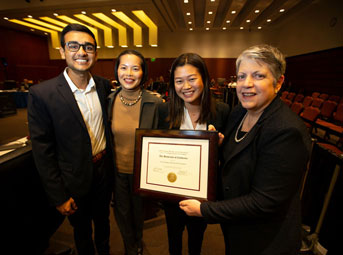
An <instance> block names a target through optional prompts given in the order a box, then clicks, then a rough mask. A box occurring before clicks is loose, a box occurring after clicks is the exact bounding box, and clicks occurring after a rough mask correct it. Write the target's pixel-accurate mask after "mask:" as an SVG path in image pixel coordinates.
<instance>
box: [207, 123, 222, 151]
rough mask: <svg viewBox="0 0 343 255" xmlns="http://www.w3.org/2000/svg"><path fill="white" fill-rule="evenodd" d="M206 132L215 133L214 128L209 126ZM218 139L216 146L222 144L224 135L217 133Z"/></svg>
mask: <svg viewBox="0 0 343 255" xmlns="http://www.w3.org/2000/svg"><path fill="white" fill-rule="evenodd" d="M208 130H209V131H216V128H215V127H214V126H213V125H211V124H210V125H208ZM218 138H219V139H218V145H219V146H220V145H222V143H223V140H224V135H223V134H222V133H220V132H218Z"/></svg>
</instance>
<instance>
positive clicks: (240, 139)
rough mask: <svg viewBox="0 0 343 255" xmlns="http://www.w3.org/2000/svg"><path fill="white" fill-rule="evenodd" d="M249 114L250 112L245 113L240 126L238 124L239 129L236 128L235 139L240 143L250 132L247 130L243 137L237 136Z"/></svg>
mask: <svg viewBox="0 0 343 255" xmlns="http://www.w3.org/2000/svg"><path fill="white" fill-rule="evenodd" d="M247 114H248V113H246V114H245V115H244V117H243V119H242V120H241V123H239V126H238V128H237V130H236V134H235V141H236V143H239V142H240V141H242V140H243V139H244V138H245V137H246V136H247V134H248V133H249V132H246V133H245V134H244V135H243V136H242V137H241V138H239V139H238V138H237V135H238V130H240V129H241V127H242V125H243V122H244V120H245V118H246V117H247Z"/></svg>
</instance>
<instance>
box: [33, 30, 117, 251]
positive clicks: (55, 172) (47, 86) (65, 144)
mask: <svg viewBox="0 0 343 255" xmlns="http://www.w3.org/2000/svg"><path fill="white" fill-rule="evenodd" d="M96 49H97V45H96V40H95V37H94V35H93V33H92V32H91V31H90V30H89V29H88V28H86V27H84V26H82V25H79V24H70V25H68V26H66V27H65V28H64V29H63V31H62V34H61V48H60V54H61V57H62V58H63V59H65V60H66V63H67V67H66V69H65V70H64V72H63V73H62V74H60V75H59V76H57V77H55V78H53V79H51V80H48V81H45V82H42V83H40V84H38V85H35V86H32V87H31V88H30V92H29V104H28V120H29V129H30V136H31V140H32V151H33V155H34V159H35V163H36V166H37V169H38V172H39V174H40V177H41V180H42V183H43V186H44V188H45V191H46V193H47V196H48V198H49V201H50V203H51V204H52V205H53V206H54V207H56V209H57V210H58V211H59V212H60V213H61V214H62V215H65V216H68V219H69V221H70V223H71V225H72V226H73V228H74V239H75V244H76V249H77V251H78V254H79V255H83V254H95V249H94V245H93V240H92V222H93V223H94V241H95V246H96V249H97V251H98V254H109V252H110V251H109V250H110V249H109V236H110V224H109V204H110V199H111V190H112V187H111V186H112V179H113V178H112V175H113V162H112V157H111V155H112V153H111V149H110V147H109V145H110V130H109V129H108V127H107V125H106V122H107V113H106V110H105V109H106V106H105V102H106V98H107V95H108V94H109V93H110V83H109V81H107V80H105V79H103V78H100V77H97V76H92V75H91V73H90V69H91V68H92V67H93V66H94V64H95V62H96V59H97V51H96Z"/></svg>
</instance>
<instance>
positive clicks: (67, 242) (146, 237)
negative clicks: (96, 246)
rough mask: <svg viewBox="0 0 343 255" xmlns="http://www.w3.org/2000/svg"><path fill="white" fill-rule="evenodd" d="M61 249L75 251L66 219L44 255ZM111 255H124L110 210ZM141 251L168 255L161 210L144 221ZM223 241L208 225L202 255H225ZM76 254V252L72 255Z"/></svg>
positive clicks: (184, 252)
mask: <svg viewBox="0 0 343 255" xmlns="http://www.w3.org/2000/svg"><path fill="white" fill-rule="evenodd" d="M61 246H62V247H66V246H67V247H71V248H72V249H73V250H74V251H75V245H74V241H73V231H72V227H71V226H70V224H69V221H68V220H67V219H66V220H65V221H64V222H63V224H62V225H61V226H60V228H59V229H58V230H57V232H56V233H55V234H54V235H53V237H52V238H51V240H50V247H49V248H48V250H47V251H46V253H45V254H46V255H52V254H56V251H58V250H59V249H60V248H61ZM110 246H111V255H124V246H123V242H122V239H121V236H120V233H119V229H118V227H117V224H116V222H115V220H114V216H113V211H112V210H111V237H110ZM143 250H144V255H168V254H169V252H168V239H167V228H166V223H165V217H164V212H163V210H160V211H158V213H157V217H154V218H152V219H149V220H146V221H145V222H144V230H143ZM224 251H225V248H224V239H223V236H222V234H221V230H220V227H219V225H217V224H216V225H208V227H207V229H206V231H205V236H204V241H203V246H202V253H201V254H202V255H223V254H225V252H224ZM74 254H76V252H75V253H74ZM182 254H188V250H187V230H185V232H184V234H183V252H182Z"/></svg>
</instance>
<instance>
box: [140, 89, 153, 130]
mask: <svg viewBox="0 0 343 255" xmlns="http://www.w3.org/2000/svg"><path fill="white" fill-rule="evenodd" d="M155 107H156V105H155V104H154V101H152V100H151V97H150V94H149V92H147V91H146V90H145V89H143V94H142V103H141V109H140V118H139V128H151V123H154V117H155V114H154V113H155Z"/></svg>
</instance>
